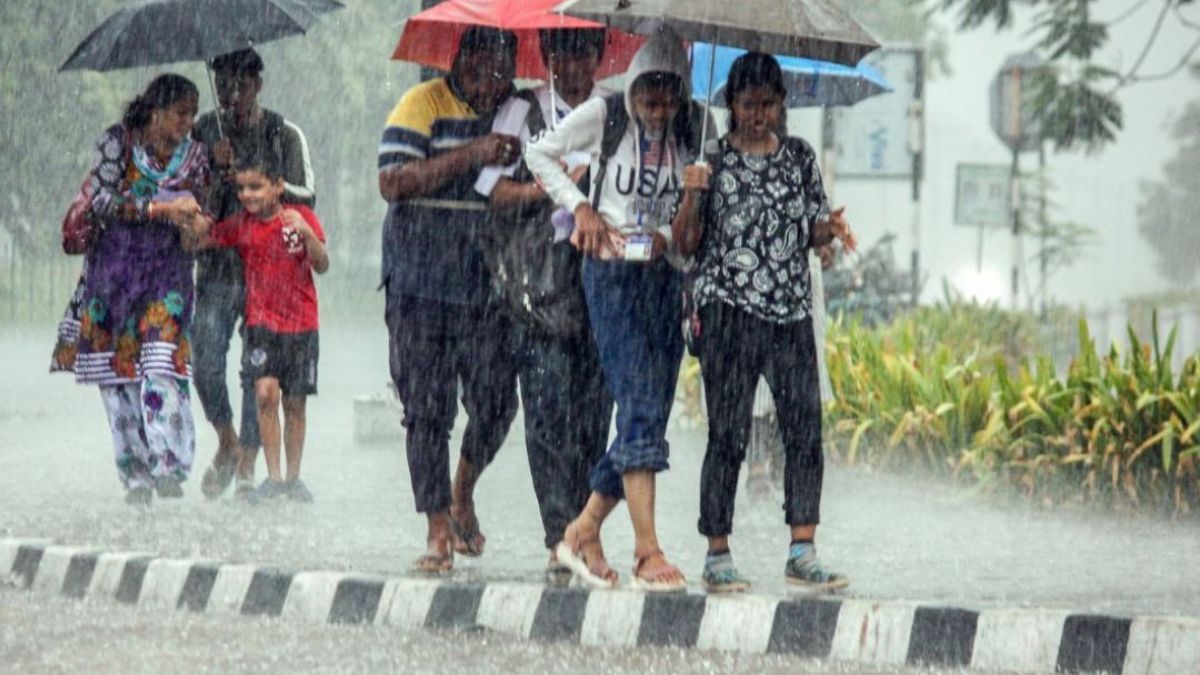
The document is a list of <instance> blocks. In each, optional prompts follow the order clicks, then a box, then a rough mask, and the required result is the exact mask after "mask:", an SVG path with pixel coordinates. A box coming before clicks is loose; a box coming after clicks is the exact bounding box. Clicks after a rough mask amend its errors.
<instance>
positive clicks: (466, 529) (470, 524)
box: [450, 506, 487, 558]
mask: <svg viewBox="0 0 1200 675" xmlns="http://www.w3.org/2000/svg"><path fill="white" fill-rule="evenodd" d="M450 529H451V532H452V534H453V543H454V552H455V553H458V554H460V555H465V556H467V557H469V558H478V557H479V556H481V555H483V547H484V545H485V544H487V537H485V536H483V533H482V532H480V531H479V518H478V517H476V516H475V509H474V507H457V506H452V507H450Z"/></svg>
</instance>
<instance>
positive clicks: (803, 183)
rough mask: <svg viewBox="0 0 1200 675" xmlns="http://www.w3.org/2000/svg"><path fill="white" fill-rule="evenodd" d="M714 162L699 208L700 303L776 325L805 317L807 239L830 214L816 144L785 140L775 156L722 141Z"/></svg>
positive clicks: (696, 285) (808, 305)
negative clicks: (723, 306) (701, 225)
mask: <svg viewBox="0 0 1200 675" xmlns="http://www.w3.org/2000/svg"><path fill="white" fill-rule="evenodd" d="M712 165H713V177H712V182H711V183H710V184H709V189H708V190H707V191H706V192H705V195H704V200H703V201H702V203H701V206H700V209H701V210H700V219H701V221H702V222H703V223H704V236H703V238H702V240H701V242H700V250H699V251H698V253H697V259H698V266H697V269H696V272H695V277H694V281H693V286H692V293H693V295H694V298H695V302H696V306H697V307H703V306H704V305H706V304H708V303H710V302H714V301H720V302H724V303H726V304H729V305H732V306H734V307H738V308H740V309H743V310H745V311H747V312H749V313H750V314H751V315H753V316H755V317H757V318H759V319H762V320H764V321H770V322H773V323H791V322H794V321H801V320H803V319H805V318H807V317H808V316H809V315H810V313H811V311H812V291H811V279H810V277H809V272H808V249H809V248H810V246H811V244H810V241H809V237H810V236H811V232H812V224H813V222H815V221H816V219H817V218H818V217H819V216H823V215H825V214H827V213H828V210H829V205H828V202H827V200H826V198H825V189H824V188H823V187H822V185H821V174H820V171H819V170H818V169H817V162H816V154H815V153H814V152H813V149H812V147H811V146H810V145H809V144H808V143H805V142H804V141H803V140H800V139H798V138H784V139H780V143H779V148H778V150H776V151H775V152H774V153H772V154H770V155H745V154H742V153H741V152H740V151H739V150H737V149H736V148H734V147H733V146H732V145H731V144H730V143H729V142H728V140H726V139H722V141H721V143H720V150H719V152H718V153H717V155H716V161H715V162H713V164H712Z"/></svg>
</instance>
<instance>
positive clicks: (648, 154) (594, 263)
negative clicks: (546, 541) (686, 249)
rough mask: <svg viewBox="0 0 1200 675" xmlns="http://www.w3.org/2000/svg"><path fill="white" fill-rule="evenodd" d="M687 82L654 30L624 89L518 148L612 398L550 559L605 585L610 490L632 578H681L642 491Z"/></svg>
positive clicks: (672, 359)
mask: <svg viewBox="0 0 1200 675" xmlns="http://www.w3.org/2000/svg"><path fill="white" fill-rule="evenodd" d="M689 78H690V69H689V66H688V62H687V53H686V52H685V51H684V48H683V45H682V42H681V41H680V40H679V38H678V37H677V36H676V35H675V34H674V33H672V32H670V31H669V30H667V29H663V30H661V31H660V32H659V33H658V34H656V35H655V36H653V37H652V38H651V39H650V40H649V41H648V42H647V43H646V45H644V46H643V47H642V49H641V50H639V51H638V53H637V55H636V56H635V57H634V59H633V62H632V63H631V65H630V69H629V72H628V74H627V75H626V82H627V83H628V85H627V88H626V91H625V92H624V94H623V95H621V94H618V95H616V98H613V97H609V98H607V99H593V100H590V101H588V102H586V103H584V104H583V105H581V106H579V107H578V108H576V109H575V110H574V111H573V112H572V113H571V114H570V115H568V116H567V117H566V118H564V119H563V120H562V122H560V123H559V125H558V127H557V128H556V129H555V130H554V131H551V132H549V133H547V134H546V135H544V136H542V137H541V138H539V139H538V140H536V141H535V142H533V143H531V144H530V145H529V146H528V148H527V149H526V153H525V160H526V163H527V164H528V166H529V168H530V170H532V172H533V173H534V175H536V176H537V177H538V179H539V180H540V181H541V182H542V184H543V185H544V186H545V189H546V191H547V193H548V194H549V195H550V197H551V198H552V199H553V200H554V201H555V202H556V203H557V204H559V205H560V206H562V207H564V208H566V209H568V210H569V211H571V212H572V213H573V214H574V217H575V229H574V232H573V233H572V235H571V243H572V244H573V245H575V246H576V247H577V248H578V249H580V250H581V251H582V252H583V253H584V255H585V256H586V261H585V263H584V270H583V275H584V294H585V296H586V299H587V304H588V314H589V317H590V319H591V323H592V329H593V333H594V335H595V338H596V343H597V347H598V348H599V352H600V363H601V367H602V369H603V371H604V377H605V380H606V382H607V384H608V387H609V391H610V392H611V393H612V395H613V398H614V399H615V400H616V403H617V437H616V439H615V440H614V441H613V443H612V445H611V446H610V447H609V449H608V452H607V453H606V454H605V455H604V457H603V458H602V459H601V460H600V462H599V463H598V464H597V465H596V467H595V468H594V469H593V471H592V474H591V479H590V483H591V488H592V494H591V496H590V498H589V500H588V503H587V506H585V507H584V510H583V512H582V513H581V514H580V515H579V517H578V518H576V519H575V520H574V521H572V523H571V524H570V525H569V526H568V527H567V529H566V532H565V533H564V536H563V542H562V543H560V544H559V546H558V549H557V553H558V558H559V560H560V561H562V562H563V563H565V564H567V565H568V566H570V567H571V568H572V570H573V571H574V572H575V573H576V574H578V575H579V576H580V577H581V578H582V579H584V581H585V582H587V583H589V584H591V585H593V586H596V587H611V586H614V585H616V583H617V575H616V573H615V572H614V571H613V570H612V569H611V568H610V567H609V566H608V564H607V562H606V561H605V560H604V557H603V552H602V549H601V547H600V546H599V545H598V542H599V536H600V527H601V525H602V524H603V522H604V519H605V518H607V516H608V514H609V513H610V512H611V511H612V509H613V508H614V507H615V506H616V505H617V503H618V501H619V500H620V499H621V498H622V497H624V498H625V499H626V500H627V503H628V507H629V515H630V518H631V520H632V521H633V529H634V537H635V539H636V542H635V547H634V557H635V559H636V562H635V564H634V568H633V584H634V586H636V587H639V588H643V589H645V590H651V591H675V590H683V589H684V588H686V585H687V582H686V580H685V579H684V576H683V574H682V573H681V572H680V571H679V569H678V568H676V567H675V566H674V565H672V564H670V563H669V562H668V561H667V559H666V557H665V556H664V555H663V552H662V550H661V549H660V548H659V544H658V536H657V531H656V528H655V523H654V496H655V475H656V473H657V472H659V471H663V470H665V469H666V468H667V466H668V464H667V455H668V447H667V441H666V429H667V418H668V416H669V415H670V411H671V404H672V402H673V401H674V398H675V381H676V379H677V377H678V372H679V363H680V359H681V357H682V354H683V336H682V335H681V332H680V330H679V322H680V313H681V305H682V290H681V284H682V276H681V273H680V267H681V265H682V260H683V259H682V258H681V257H680V256H679V255H678V253H677V252H676V251H675V247H674V246H673V244H672V241H673V236H672V231H671V216H672V212H673V209H674V207H675V204H676V201H677V197H678V193H679V186H680V184H681V180H682V176H683V173H682V172H683V167H684V166H686V165H687V164H689V163H691V162H693V161H694V160H695V159H696V155H697V152H696V150H697V148H696V146H697V145H698V143H696V142H695V141H694V140H693V139H694V137H695V136H698V135H699V133H698V131H699V129H697V128H696V127H698V126H699V125H700V124H705V123H709V122H708V121H707V119H706V118H704V117H698V116H697V115H695V114H694V113H695V110H694V109H693V108H694V107H693V106H692V105H691V104H690V98H691V97H690V92H689V90H688V82H689ZM701 120H703V121H701ZM693 132H696V133H693ZM580 153H587V155H588V156H589V157H590V177H591V178H590V181H591V183H590V193H591V194H589V195H585V194H584V193H583V192H582V191H581V190H580V189H579V188H578V187H577V186H576V185H575V182H574V181H572V180H571V178H570V176H568V174H567V172H566V170H565V169H564V164H565V163H571V162H572V160H573V158H577V157H579V156H580Z"/></svg>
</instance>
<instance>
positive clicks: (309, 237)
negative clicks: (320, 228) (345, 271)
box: [284, 209, 329, 274]
mask: <svg viewBox="0 0 1200 675" xmlns="http://www.w3.org/2000/svg"><path fill="white" fill-rule="evenodd" d="M284 218H286V219H287V224H288V225H291V226H292V227H294V228H296V231H297V232H299V233H300V236H302V237H304V248H305V250H306V251H307V252H308V264H309V265H310V266H311V267H312V269H313V271H314V272H316V273H317V274H324V273H325V271H326V270H328V269H329V251H328V250H327V249H326V248H325V242H323V241H321V238H320V237H319V236H318V235H317V233H316V231H315V230H313V227H312V225H310V224H309V223H308V221H307V220H306V219H305V218H304V216H303V215H302V214H301V213H300V212H299V211H294V210H292V209H288V210H287V211H285V212H284Z"/></svg>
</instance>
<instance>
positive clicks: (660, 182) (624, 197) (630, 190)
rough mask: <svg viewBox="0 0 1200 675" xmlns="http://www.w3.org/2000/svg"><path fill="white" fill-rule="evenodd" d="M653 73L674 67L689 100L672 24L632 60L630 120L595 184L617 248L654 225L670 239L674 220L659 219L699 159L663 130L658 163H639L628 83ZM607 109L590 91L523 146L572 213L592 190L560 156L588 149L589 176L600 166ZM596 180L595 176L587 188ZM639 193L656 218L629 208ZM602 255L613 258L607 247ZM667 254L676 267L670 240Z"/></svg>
mask: <svg viewBox="0 0 1200 675" xmlns="http://www.w3.org/2000/svg"><path fill="white" fill-rule="evenodd" d="M651 72H668V73H674V74H676V75H678V76H679V77H680V78H682V80H683V82H684V86H685V87H686V88H687V91H686V95H687V97H688V99H687V100H685V101H683V105H688V104H689V101H690V98H691V89H690V85H691V69H690V67H689V66H688V59H687V52H686V51H685V50H684V48H683V42H682V40H680V39H679V37H678V36H677V35H676V34H675V33H674V32H673V31H671V30H670V29H669V28H665V27H664V28H662V29H660V30H659V31H658V32H657V33H656V34H655V35H654V36H653V37H651V38H650V40H648V41H647V42H646V44H645V45H643V46H642V48H641V49H639V50H638V52H637V54H636V55H634V57H633V61H632V62H631V63H630V65H629V71H628V72H627V73H626V75H625V83H626V84H625V108H626V110H627V111H628V112H629V124H628V126H626V128H625V135H624V137H623V138H622V139H621V143H620V145H618V146H617V151H616V152H615V153H613V156H612V157H610V158H609V159H608V166H607V168H606V169H605V174H604V185H603V186H600V188H599V189H600V190H601V193H600V204H599V209H598V211H599V213H600V217H601V218H603V219H604V221H605V222H606V223H608V224H609V225H611V226H613V227H615V228H616V229H617V230H618V231H619V232H620V233H621V235H622V237H621V239H620V241H617V242H615V243H616V244H617V245H618V247H623V246H624V238H625V236H628V235H630V234H635V233H637V232H639V231H643V232H649V231H650V230H651V229H654V230H657V231H658V232H659V233H661V234H662V235H663V237H664V238H665V239H666V240H667V242H671V224H670V221H669V220H666V219H665V218H663V213H665V214H666V216H667V217H668V218H669V216H670V214H671V213H673V210H674V205H675V201H676V199H677V197H678V192H679V186H680V185H681V183H682V181H683V167H684V166H686V165H687V164H690V163H692V162H694V161H695V160H696V158H695V157H694V156H693V154H692V153H691V151H689V150H688V149H687V148H685V147H676V143H675V134H674V132H673V131H671V130H670V129H668V130H667V131H666V133H665V134H664V136H663V138H664V140H665V141H666V144H665V146H664V147H665V148H666V150H667V152H666V154H665V156H664V157H663V158H662V162H661V170H659V169H658V167H657V166H642V153H641V152H639V147H638V140H639V136H640V129H641V125H640V124H638V122H637V119H638V118H637V115H636V113H635V111H634V107H633V99H632V97H631V95H630V88H631V87H632V85H633V82H634V81H635V80H637V78H638V77H639V76H641V75H643V74H646V73H651ZM605 116H606V108H605V102H604V100H603V99H600V98H593V99H591V100H588V101H587V102H585V103H583V104H582V105H580V106H579V107H578V108H576V109H575V110H573V111H572V112H571V113H570V114H569V115H567V116H566V117H565V118H563V119H562V121H561V122H559V123H558V127H557V128H556V129H555V130H553V131H547V132H546V133H545V134H543V135H542V136H541V137H540V138H538V139H536V140H534V141H533V142H531V143H530V144H529V145H528V146H527V147H526V149H525V162H526V164H527V165H528V166H529V169H530V171H532V172H533V174H534V175H535V176H537V178H538V180H539V181H541V183H542V185H543V186H544V187H545V189H546V192H547V193H548V194H549V195H550V198H551V199H552V200H554V202H555V203H556V204H558V205H559V206H561V207H563V208H565V209H567V210H568V211H570V212H574V211H575V208H576V207H578V206H579V205H580V204H584V203H590V202H591V195H585V194H583V192H582V191H580V190H579V188H578V187H577V186H576V185H575V183H573V182H571V179H570V177H569V176H568V175H567V174H566V172H565V171H563V168H562V166H561V165H560V164H559V160H561V159H563V158H565V157H566V156H567V155H568V154H570V153H573V152H586V153H588V154H589V155H590V156H591V176H592V177H593V181H594V178H595V176H597V175H598V172H599V170H600V142H601V139H602V138H603V135H604V122H605ZM707 122H708V125H709V132H710V133H709V138H713V137H714V134H715V128H714V125H713V123H712V118H711V117H710V118H708V121H707ZM596 189H597V186H596V185H595V183H594V182H593V184H592V185H591V190H592V191H594V190H596ZM639 198H640V199H641V202H642V203H644V201H645V200H654V201H656V202H658V204H659V209H663V206H662V205H665V210H660V211H658V214H659V217H658V218H657V219H655V218H652V217H651V218H650V220H656V221H657V222H647V220H643V222H642V225H641V226H639V224H638V223H637V222H636V220H637V218H636V216H635V215H634V214H635V213H637V212H638V210H637V209H636V208H635V202H637V201H638V200H639ZM601 257H603V258H610V257H612V255H611V254H609V253H608V252H607V249H605V251H604V254H603V255H602V256H601ZM667 257H668V260H669V261H670V262H671V264H673V265H675V266H676V267H682V266H683V262H684V261H683V260H682V258H680V257H679V256H678V255H677V254H676V253H675V252H674V247H673V246H672V247H670V249H669V250H668V252H667Z"/></svg>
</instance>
